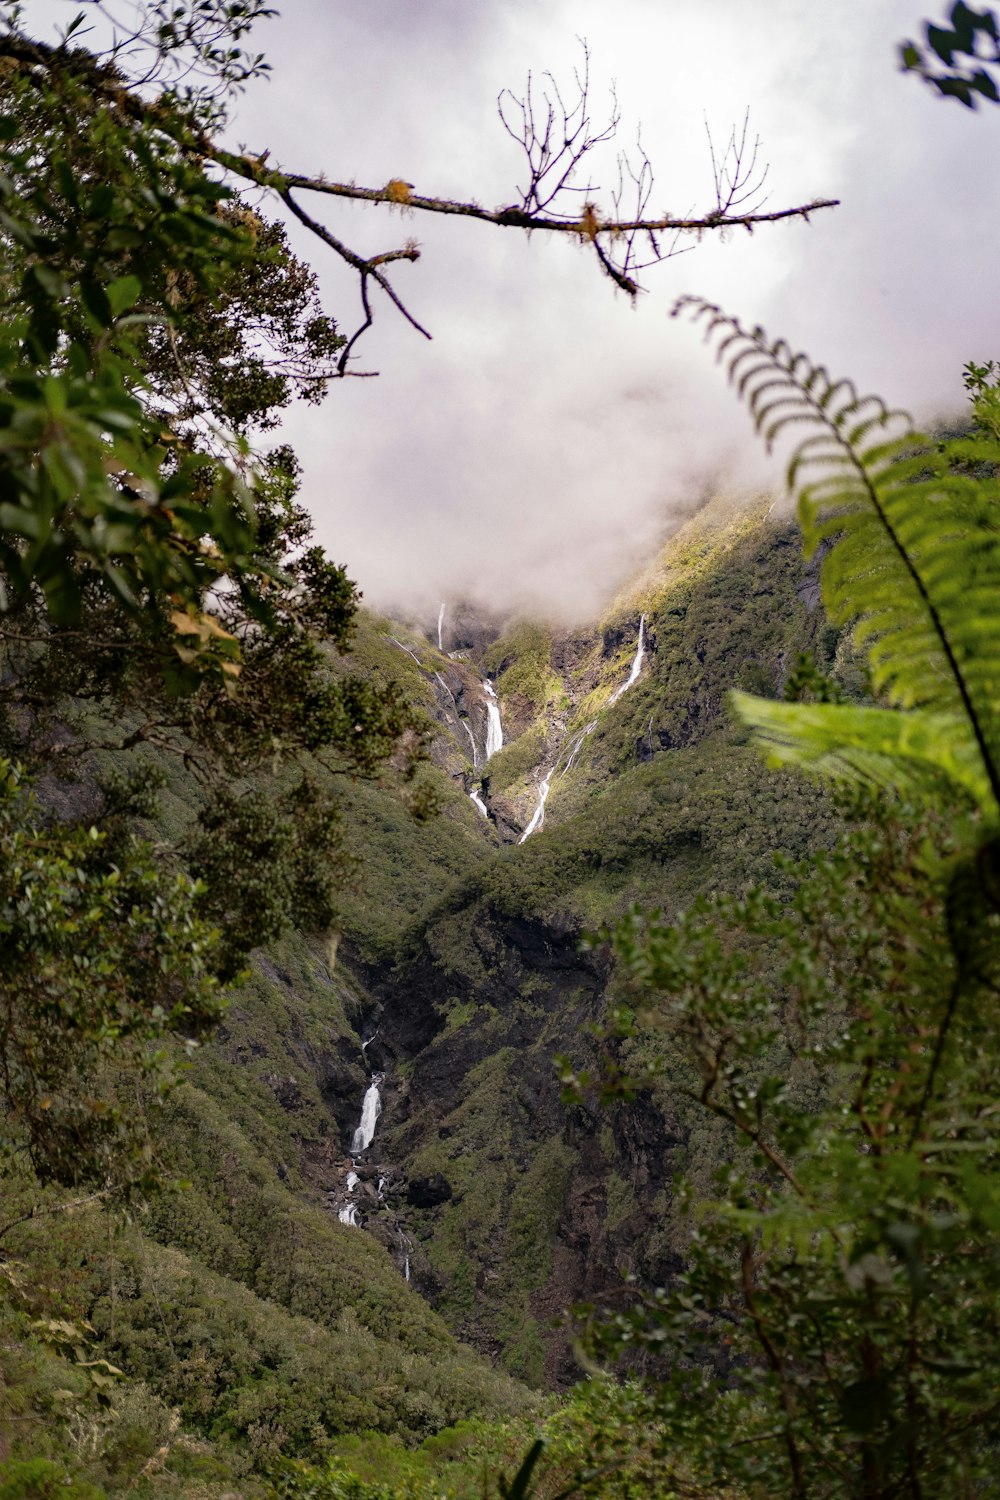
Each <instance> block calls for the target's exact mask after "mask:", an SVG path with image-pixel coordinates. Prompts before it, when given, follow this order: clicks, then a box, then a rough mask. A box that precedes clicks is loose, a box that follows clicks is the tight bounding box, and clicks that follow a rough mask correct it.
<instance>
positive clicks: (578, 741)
mask: <svg viewBox="0 0 1000 1500" xmlns="http://www.w3.org/2000/svg"><path fill="white" fill-rule="evenodd" d="M596 728H597V720H596V719H591V721H590V723H589V724H585V725H584V726H583V728H582V729H581V730H580V731H579V733H578V734H575V735H574V736H573V739H572V741H571V743H570V747H569V755H568V757H567V760H566V764H565V765H564V766H563V768H562V773H561V774H562V775H563V776H565V775H566V772H567V771H572V769H573V767H574V766H575V764H576V758H577V756H578V755H579V754H580V751H581V750H582V749H583V742H584V740H585V739H586V738H587V736H588V735H589V734H593V732H594V730H595V729H596Z"/></svg>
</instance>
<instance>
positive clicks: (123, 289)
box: [108, 276, 142, 318]
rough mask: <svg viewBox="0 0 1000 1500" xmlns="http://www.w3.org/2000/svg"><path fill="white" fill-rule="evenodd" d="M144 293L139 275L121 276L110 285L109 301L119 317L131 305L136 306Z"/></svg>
mask: <svg viewBox="0 0 1000 1500" xmlns="http://www.w3.org/2000/svg"><path fill="white" fill-rule="evenodd" d="M141 293H142V282H141V281H140V280H139V278H138V276H119V277H118V278H117V279H116V280H115V281H113V282H112V283H111V285H110V286H109V287H108V302H109V304H110V306H111V311H112V313H113V314H114V316H115V317H116V318H117V317H118V316H119V315H120V314H121V313H123V312H125V310H126V309H127V308H129V307H134V305H135V303H136V302H137V301H138V300H139V297H140V295H141Z"/></svg>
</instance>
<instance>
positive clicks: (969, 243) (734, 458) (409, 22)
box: [28, 0, 1000, 616]
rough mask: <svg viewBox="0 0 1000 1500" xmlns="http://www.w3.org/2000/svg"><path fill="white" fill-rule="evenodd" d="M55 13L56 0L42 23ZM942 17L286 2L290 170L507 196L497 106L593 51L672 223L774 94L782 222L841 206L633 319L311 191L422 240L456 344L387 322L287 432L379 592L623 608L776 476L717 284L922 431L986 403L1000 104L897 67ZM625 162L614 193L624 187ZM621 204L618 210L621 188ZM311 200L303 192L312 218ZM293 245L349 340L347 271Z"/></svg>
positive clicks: (672, 287) (597, 93)
mask: <svg viewBox="0 0 1000 1500" xmlns="http://www.w3.org/2000/svg"><path fill="white" fill-rule="evenodd" d="M31 9H32V6H31V5H30V4H29V6H28V10H29V12H30V11H31ZM940 9H941V4H940V0H923V5H922V4H921V0H905V3H901V0H883V3H872V0H838V3H836V4H817V3H816V0H700V3H699V4H697V5H692V4H691V3H690V0H684V3H681V0H618V3H617V4H616V5H614V6H611V5H609V4H608V3H607V0H572V3H569V0H533V3H527V0H491V3H490V4H477V3H474V0H419V3H418V0H367V3H365V4H359V3H358V0H350V3H348V0H284V4H282V5H281V10H282V15H281V17H280V19H278V20H275V21H271V22H268V23H266V24H264V25H262V26H261V27H260V30H259V33H258V34H257V41H258V42H259V46H260V48H261V49H262V50H264V51H266V52H267V54H268V56H269V58H270V61H271V64H272V67H273V75H272V79H271V81H270V82H268V83H266V84H260V85H255V86H254V87H253V88H252V89H251V90H250V92H249V93H248V94H247V95H246V96H245V97H244V99H243V100H242V102H241V103H240V105H239V110H238V115H237V118H236V120H235V121H234V124H233V127H232V130H231V135H232V136H233V137H234V138H236V139H239V140H241V141H243V142H245V143H246V144H247V145H249V146H251V147H253V148H254V149H255V150H257V151H262V150H264V149H269V150H270V152H271V157H272V160H273V161H274V162H276V163H277V164H279V165H281V166H283V167H286V168H289V169H295V170H300V171H305V172H320V171H323V172H325V173H326V174H327V175H328V176H330V177H332V178H335V179H340V180H344V179H352V178H353V179H356V180H357V181H358V182H360V183H364V184H366V185H371V186H380V185H382V184H384V183H385V182H386V181H387V180H388V179H389V178H391V177H402V178H404V179H405V180H407V181H409V182H411V183H413V184H415V185H416V188H417V190H418V191H420V192H425V193H428V194H442V195H445V196H456V197H461V198H473V197H474V198H477V199H479V200H480V201H482V202H484V203H485V204H487V205H491V206H499V205H501V204H504V203H509V202H511V201H512V200H513V199H514V197H515V192H514V187H515V184H516V182H517V181H518V178H519V176H520V175H522V174H521V161H520V160H519V158H518V154H517V150H516V148H515V146H514V145H513V144H512V143H511V142H510V141H509V140H508V139H507V137H506V136H505V135H504V134H503V132H502V130H501V128H500V126H499V124H498V122H497V119H496V96H497V94H498V92H499V90H500V89H501V88H503V87H505V86H509V87H511V88H513V89H514V90H515V91H519V90H520V89H521V87H522V85H523V81H524V77H525V74H526V72H527V70H528V69H529V68H533V69H535V70H536V72H539V71H541V70H543V69H546V68H549V69H551V70H552V71H553V72H554V73H555V74H556V75H557V76H558V77H559V78H560V79H564V80H566V79H568V78H569V77H570V76H571V73H572V69H573V66H574V65H575V63H576V62H577V61H578V57H579V45H578V42H577V40H576V39H577V37H579V36H585V37H586V38H587V40H588V42H589V44H590V48H591V54H592V79H591V82H592V92H593V99H594V112H595V115H597V114H599V112H600V108H601V103H602V99H603V96H604V94H605V92H606V89H607V86H608V84H609V83H610V82H611V81H612V80H614V81H615V82H616V84H617V90H618V97H619V100H620V104H621V109H622V114H623V121H622V128H621V140H622V141H623V143H625V144H627V143H628V142H629V140H630V139H631V138H632V137H633V136H634V131H635V127H636V125H637V124H638V123H639V122H640V121H641V124H642V132H643V143H644V145H645V147H646V149H647V151H648V154H649V156H650V158H651V159H652V162H653V164H654V167H655V170H656V187H655V191H654V195H653V203H652V205H651V207H653V208H655V209H656V210H657V211H666V210H670V211H673V212H677V213H688V212H689V211H691V210H692V209H694V210H697V211H700V212H704V211H707V210H709V209H710V208H711V207H712V190H711V177H710V172H709V164H708V155H707V149H706V142H705V123H706V120H707V122H708V124H709V125H710V127H711V129H712V133H713V136H714V138H715V140H716V142H717V143H720V144H724V142H725V138H726V136H727V135H728V132H729V129H730V127H731V125H732V124H733V123H734V122H738V121H740V120H741V119H742V117H743V114H744V111H745V110H746V109H748V108H749V110H750V119H751V124H752V129H753V130H754V131H755V132H756V133H757V134H759V135H760V137H761V140H762V152H763V156H764V158H765V159H766V160H767V161H768V162H769V164H770V170H769V174H768V181H767V191H768V194H769V197H768V202H767V205H766V207H767V208H769V209H776V208H781V207H785V206H788V205H791V204H795V203H799V202H802V201H804V200H808V199H811V198H815V197H838V198H840V199H841V200H842V206H841V207H840V208H837V209H834V210H828V211H824V212H823V213H820V214H817V215H816V216H815V218H814V219H813V220H812V222H811V223H810V224H808V225H805V224H799V223H792V224H783V225H778V226H775V227H773V228H767V227H764V228H761V229H759V230H758V231H757V232H756V233H755V234H754V235H753V237H752V238H751V237H749V236H747V235H746V234H745V233H740V234H738V235H736V236H734V237H733V238H732V240H731V242H730V243H728V244H720V243H717V242H716V243H709V242H708V241H705V242H703V243H702V244H700V245H698V246H695V247H694V248H693V249H692V250H691V251H690V253H688V254H685V255H682V256H679V257H677V258H675V259H673V260H671V261H669V262H667V263H666V264H664V265H662V266H660V267H658V268H656V269H653V270H651V271H649V272H648V273H647V275H646V285H647V286H648V292H647V294H646V295H645V296H643V297H642V298H641V299H640V301H639V304H638V306H637V307H635V308H633V307H632V306H630V304H629V302H628V299H627V298H625V297H624V296H623V295H622V294H620V293H616V292H615V290H614V288H613V287H612V285H611V283H610V282H609V281H607V280H606V279H605V278H604V277H602V276H601V275H600V273H599V271H598V269H597V267H596V265H595V264H594V262H593V259H592V256H590V255H588V254H587V253H586V252H585V251H584V250H583V249H582V248H580V247H577V246H574V245H573V244H571V243H568V242H567V241H566V240H565V239H564V238H563V237H561V236H560V237H554V236H553V237H551V239H549V240H546V238H545V237H544V236H542V235H536V236H535V237H534V238H533V239H532V241H531V242H530V243H529V242H528V241H526V239H525V238H524V236H523V235H522V234H521V233H520V232H519V231H516V230H513V229H497V228H493V227H491V226H488V225H476V224H471V223H463V222H461V221H455V220H441V219H431V218H428V217H422V216H419V215H414V216H410V217H405V216H403V215H402V214H400V213H399V212H398V211H393V212H391V213H390V212H387V211H386V210H385V209H381V208H374V207H370V206H355V205H342V204H338V203H336V202H334V201H333V200H330V199H319V198H317V197H312V198H311V200H310V201H309V202H308V205H307V206H309V207H310V209H311V210H312V211H313V212H314V213H315V214H316V215H317V216H319V217H323V218H324V219H325V220H326V222H328V223H329V225H330V227H331V228H332V229H333V230H334V232H335V233H337V234H338V235H340V236H341V237H342V238H344V239H346V240H347V241H348V242H349V243H350V244H351V245H352V246H353V247H354V248H355V249H356V250H358V251H359V252H361V253H363V254H370V253H374V252H375V251H380V250H388V249H391V248H394V247H396V246H398V245H399V244H400V243H401V242H402V241H403V240H405V239H406V238H408V237H411V236H413V237H415V238H417V239H418V240H419V241H420V243H421V246H422V251H423V254H422V259H421V260H420V262H419V263H418V264H417V265H414V266H409V265H404V266H402V267H400V268H399V269H398V271H397V274H396V281H397V284H398V287H399V289H400V291H401V292H403V293H404V295H405V296H406V299H407V301H408V303H409V305H410V307H411V309H412V311H413V312H414V314H415V315H416V316H417V317H418V318H419V319H420V321H421V322H422V323H424V324H425V325H426V326H427V327H428V328H429V329H430V330H431V331H432V332H433V335H434V338H433V342H432V343H428V342H427V341H426V340H424V339H422V338H421V337H419V335H417V334H416V333H414V332H413V330H412V329H410V328H409V327H407V326H406V325H405V324H404V323H403V322H402V321H401V320H400V319H399V318H398V316H396V315H395V314H394V313H393V312H392V310H391V308H389V307H388V306H385V305H383V306H381V307H380V308H379V310H378V319H377V324H376V327H375V329H374V330H373V331H372V332H371V333H370V334H369V335H368V336H367V337H366V339H365V342H364V344H363V346H361V349H360V351H359V352H360V354H361V356H362V357H361V359H360V360H359V362H358V363H359V367H363V368H367V369H376V370H378V371H380V372H381V373H380V376H379V378H378V379H377V380H349V381H342V382H340V383H338V384H337V385H336V386H335V387H334V388H333V389H332V391H331V394H330V395H329V397H328V398H327V400H326V402H325V404H324V405H323V406H322V407H321V408H318V409H317V408H313V407H305V408H303V409H301V410H300V411H296V412H295V413H294V414H293V415H292V417H291V419H290V421H289V423H288V436H289V437H290V438H291V440H292V441H293V442H294V444H295V446H296V448H297V449H298V451H299V453H300V456H301V457H302V460H303V462H304V466H305V489H304V498H305V500H306V503H307V504H308V506H309V507H310V509H311V511H312V512H313V514H314V515H315V517H316V522H317V527H318V531H319V535H320V540H321V541H322V542H323V543H324V544H325V545H326V546H327V548H328V549H329V550H330V551H331V552H332V553H333V554H334V556H335V557H336V558H337V560H338V561H343V562H346V563H347V564H348V566H349V568H350V571H351V572H352V575H353V576H354V577H356V578H357V579H358V581H359V583H360V584H361V587H362V588H363V590H364V592H365V595H366V597H367V598H368V600H369V601H370V602H372V603H374V604H376V605H379V606H389V605H391V604H394V603H395V604H399V603H403V604H413V605H416V604H419V603H420V602H421V601H423V602H425V603H426V604H427V605H428V607H430V606H432V605H433V606H436V601H437V600H438V599H441V598H445V599H446V598H448V597H456V596H458V595H460V594H465V595H470V594H471V595H478V596H480V597H481V598H483V599H485V600H488V601H490V602H491V603H493V604H495V605H498V606H501V607H505V608H506V607H512V606H515V607H516V606H519V605H521V606H525V607H529V608H532V609H535V610H543V611H544V610H548V611H550V612H555V611H563V612H566V611H569V612H570V613H572V614H576V615H577V616H582V615H585V614H588V613H591V612H594V611H596V610H599V609H600V607H601V605H602V603H604V602H605V601H606V600H607V599H608V598H609V597H610V596H611V595H612V594H613V593H614V592H615V591H616V589H617V588H618V586H619V585H620V584H621V582H622V579H623V577H625V576H627V574H628V573H629V572H630V571H631V570H634V569H636V568H637V567H639V566H641V565H642V563H643V562H644V561H645V560H646V559H647V558H648V557H649V556H650V555H651V553H652V552H653V551H654V550H655V548H656V546H657V545H658V543H659V541H660V540H661V539H662V538H663V537H664V536H665V535H666V534H667V532H668V531H669V529H670V527H671V525H672V524H674V523H675V518H676V516H677V515H678V514H680V513H683V512H684V511H686V510H688V509H690V507H691V506H692V505H693V504H695V503H696V502H697V501H698V499H699V497H700V496H702V495H704V494H705V493H706V492H708V491H710V490H711V489H713V488H715V487H719V486H722V487H726V488H740V487H758V488H759V487H760V486H761V485H762V484H767V483H773V484H775V485H778V484H779V483H780V477H779V471H778V467H777V465H776V464H774V465H770V466H769V465H768V464H767V462H766V461H765V460H764V457H763V455H762V453H761V450H760V447H759V444H758V443H757V441H756V439H755V438H754V436H753V433H752V430H751V428H750V424H749V421H748V419H747V417H746V414H745V412H744V411H743V410H742V409H741V408H740V406H739V404H738V402H737V400H736V399H735V397H734V396H732V394H731V393H730V392H729V390H728V389H727V387H726V384H725V380H724V377H723V375H722V373H721V372H720V370H719V369H718V368H717V367H716V366H715V364H714V362H713V360H712V358H711V356H710V354H709V353H708V351H707V350H705V349H704V348H703V347H702V345H701V343H700V340H699V337H698V336H697V335H695V334H694V333H693V332H692V331H691V330H690V329H687V328H685V327H683V326H681V325H680V324H678V323H677V322H673V321H671V320H670V319H669V316H668V314H669V310H670V307H671V304H672V302H673V301H674V299H675V297H677V296H678V295H679V294H681V293H687V292H690V293H696V294H700V295H703V296H706V297H708V298H711V299H713V300H715V301H718V302H721V303H722V304H723V305H724V306H725V307H726V308H727V309H728V310H730V311H732V312H734V313H736V314H738V315H739V316H740V317H741V318H742V319H743V320H744V321H745V322H748V323H755V322H761V323H763V324H764V325H765V326H766V327H767V329H768V330H769V332H771V333H773V334H778V333H781V334H783V335H784V336H785V337H786V338H787V339H788V340H789V341H790V342H792V343H793V344H796V345H797V346H799V347H802V348H805V349H807V350H808V351H809V352H810V354H812V355H813V357H814V358H816V359H817V360H821V361H822V362H824V363H825V364H826V365H827V366H828V367H829V368H830V369H831V370H832V371H836V372H838V373H844V374H851V375H852V376H853V377H854V378H855V379H856V380H857V382H858V383H859V384H860V385H861V387H862V388H864V389H874V390H877V391H879V392H880V393H881V394H882V395H884V396H885V397H886V398H887V399H889V400H891V401H893V402H894V403H896V404H902V405H906V406H909V407H910V408H911V409H912V410H915V411H916V413H917V414H918V416H919V417H921V418H926V417H928V416H931V415H934V414H936V413H940V412H943V411H946V410H948V409H949V408H950V409H952V410H954V409H957V408H958V407H960V406H961V404H962V399H963V398H962V391H961V368H962V365H963V364H964V363H965V361H966V360H968V359H970V358H976V359H987V358H989V357H991V356H994V355H1000V328H998V322H1000V314H998V310H997V305H996V301H995V299H994V297H993V296H992V288H993V285H994V281H995V277H996V262H997V227H998V218H1000V214H998V209H1000V188H998V187H997V186H996V184H995V182H994V177H995V173H994V171H993V169H992V165H991V164H992V163H994V162H995V161H996V159H997V148H998V146H1000V109H996V108H994V109H993V110H989V109H986V110H983V111H980V112H977V114H975V115H973V114H971V113H970V112H969V111H966V110H965V109H963V108H961V106H959V105H958V104H956V103H954V102H951V101H939V100H937V99H935V98H933V97H932V96H931V95H930V93H929V91H928V90H927V89H926V88H925V87H924V86H922V85H921V84H920V83H919V82H918V81H917V80H916V79H914V78H906V77H903V76H902V75H901V74H900V73H899V72H898V71H897V67H896V43H897V42H898V41H899V40H900V39H901V38H903V37H905V36H907V35H913V34H916V33H917V32H918V30H919V24H920V19H921V17H922V16H928V15H929V16H931V17H932V18H935V19H936V18H937V16H938V14H939V12H940ZM612 167H613V153H612V155H611V157H609V158H608V159H607V161H606V170H604V171H602V170H601V168H600V166H599V165H595V169H594V170H595V177H596V180H597V181H598V182H599V183H600V182H605V183H610V180H611V178H612V177H613V175H614V174H613V171H612V170H611V168H612ZM598 198H600V195H598ZM304 201H305V200H304ZM296 244H297V245H298V247H299V248H300V249H301V250H303V252H304V253H305V254H307V256H308V258H309V259H310V261H311V262H312V263H313V264H314V265H315V267H316V269H317V271H318V272H319V273H320V276H321V279H322V282H323V285H324V289H325V295H326V299H327V303H328V307H329V310H330V311H332V312H333V313H334V314H335V315H336V316H337V317H338V319H339V320H340V322H341V325H342V327H343V328H344V329H345V330H349V329H350V328H351V327H352V326H353V323H352V320H354V319H355V317H356V313H357V291H356V287H355V285H354V282H353V280H352V278H351V276H350V275H349V274H347V273H345V272H344V271H343V270H342V269H341V268H340V267H338V264H337V263H336V261H335V259H334V257H333V256H332V255H331V254H330V253H329V252H328V251H326V250H325V249H324V248H323V247H322V246H320V245H318V244H315V243H313V242H307V240H306V239H304V238H302V237H301V236H297V238H296Z"/></svg>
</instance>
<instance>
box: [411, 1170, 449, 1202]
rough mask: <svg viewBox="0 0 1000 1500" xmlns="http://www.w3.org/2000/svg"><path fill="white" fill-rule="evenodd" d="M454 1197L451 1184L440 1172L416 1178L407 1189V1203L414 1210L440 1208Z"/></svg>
mask: <svg viewBox="0 0 1000 1500" xmlns="http://www.w3.org/2000/svg"><path fill="white" fill-rule="evenodd" d="M451 1197H452V1191H451V1183H450V1182H449V1181H448V1179H447V1177H443V1176H442V1175H441V1173H440V1172H433V1173H432V1174H431V1176H430V1177H414V1178H413V1179H412V1180H411V1182H410V1183H409V1184H408V1186H407V1189H406V1201H407V1203H410V1204H412V1206H413V1207H414V1208H438V1207H439V1206H440V1205H441V1204H442V1203H447V1202H448V1200H449V1198H451Z"/></svg>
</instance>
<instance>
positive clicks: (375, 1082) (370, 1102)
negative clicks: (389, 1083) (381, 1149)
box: [351, 1073, 382, 1156]
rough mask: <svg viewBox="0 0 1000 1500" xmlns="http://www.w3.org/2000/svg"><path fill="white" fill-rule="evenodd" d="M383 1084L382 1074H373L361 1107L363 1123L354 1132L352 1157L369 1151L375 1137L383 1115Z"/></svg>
mask: <svg viewBox="0 0 1000 1500" xmlns="http://www.w3.org/2000/svg"><path fill="white" fill-rule="evenodd" d="M381 1082H382V1074H381V1073H373V1074H372V1081H371V1083H370V1084H369V1085H368V1088H367V1090H366V1091H365V1097H364V1101H363V1103H362V1105H361V1121H360V1124H359V1125H358V1128H357V1130H356V1131H355V1132H354V1139H353V1141H352V1142H351V1155H352V1156H357V1155H358V1154H359V1153H360V1152H362V1151H367V1150H368V1147H369V1146H370V1145H371V1143H372V1140H373V1139H374V1136H375V1121H376V1120H377V1119H378V1117H379V1115H380V1114H381V1113H382V1095H381V1094H380V1092H379V1084H380V1083H381Z"/></svg>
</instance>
